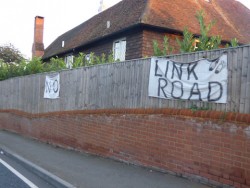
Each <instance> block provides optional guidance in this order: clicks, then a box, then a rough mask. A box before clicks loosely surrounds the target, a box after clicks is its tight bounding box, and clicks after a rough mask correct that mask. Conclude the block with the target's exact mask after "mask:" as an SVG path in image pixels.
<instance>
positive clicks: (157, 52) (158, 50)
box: [153, 36, 173, 56]
mask: <svg viewBox="0 0 250 188" xmlns="http://www.w3.org/2000/svg"><path fill="white" fill-rule="evenodd" d="M162 46H163V49H162V50H161V48H160V47H159V44H158V42H157V41H156V40H153V50H154V55H155V56H166V55H169V54H171V53H172V52H173V48H172V47H171V46H170V44H169V41H168V37H167V36H164V38H163V44H162Z"/></svg>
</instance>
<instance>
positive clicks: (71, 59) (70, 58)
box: [64, 54, 74, 69]
mask: <svg viewBox="0 0 250 188" xmlns="http://www.w3.org/2000/svg"><path fill="white" fill-rule="evenodd" d="M64 62H65V63H66V67H67V68H68V69H72V67H73V62H74V56H73V54H68V55H66V56H65V58H64Z"/></svg>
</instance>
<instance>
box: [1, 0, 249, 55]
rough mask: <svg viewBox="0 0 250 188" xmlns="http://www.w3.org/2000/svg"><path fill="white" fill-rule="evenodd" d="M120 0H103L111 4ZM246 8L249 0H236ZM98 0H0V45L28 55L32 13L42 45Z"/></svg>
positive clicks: (91, 11)
mask: <svg viewBox="0 0 250 188" xmlns="http://www.w3.org/2000/svg"><path fill="white" fill-rule="evenodd" d="M119 1H121V0H104V3H105V4H106V5H107V6H112V5H114V4H116V3H118V2H119ZM226 1H227V0H225V2H226ZM238 1H240V2H242V3H244V5H245V6H247V7H248V8H249V9H250V0H238ZM99 6H100V0H3V1H2V2H1V6H0V45H4V44H9V43H11V44H13V45H14V46H15V47H16V48H18V49H19V51H20V52H21V53H22V54H23V55H24V56H25V57H26V58H30V57H31V49H32V44H33V38H34V19H35V16H43V17H44V36H43V39H44V46H45V48H46V47H47V46H48V45H50V44H51V43H52V42H53V41H54V40H55V39H56V38H57V37H58V36H60V35H61V34H63V33H65V32H66V31H68V30H70V29H72V28H74V27H75V26H77V25H79V24H81V23H82V22H84V21H86V20H88V19H89V18H91V17H93V16H94V15H96V14H98V9H99Z"/></svg>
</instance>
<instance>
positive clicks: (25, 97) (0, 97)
mask: <svg viewBox="0 0 250 188" xmlns="http://www.w3.org/2000/svg"><path fill="white" fill-rule="evenodd" d="M225 51H226V52H227V53H228V73H229V75H228V102H227V104H216V103H207V102H196V101H183V100H166V99H158V98H152V97H148V83H149V71H150V58H148V59H138V60H131V61H126V62H120V63H113V64H104V65H97V66H93V67H83V68H78V69H74V70H64V71H60V85H61V90H60V98H59V99H55V100H51V99H44V98H43V94H44V87H45V76H46V75H49V74H52V73H43V74H37V75H30V76H24V77H18V78H12V79H8V80H5V81H1V82H0V109H2V110H7V109H16V110H21V111H25V112H30V113H45V112H55V111H68V110H85V109H121V108H126V109H128V108H129V109H130V108H191V107H193V106H197V107H198V108H200V107H208V108H209V109H211V110H217V111H225V112H226V111H231V112H240V113H250V45H247V46H241V47H237V48H228V49H219V50H214V51H205V52H198V53H189V54H179V55H172V56H169V58H171V59H173V60H176V61H181V62H190V61H194V60H198V59H201V58H203V57H206V58H209V59H213V58H217V57H219V56H220V55H222V53H223V52H225Z"/></svg>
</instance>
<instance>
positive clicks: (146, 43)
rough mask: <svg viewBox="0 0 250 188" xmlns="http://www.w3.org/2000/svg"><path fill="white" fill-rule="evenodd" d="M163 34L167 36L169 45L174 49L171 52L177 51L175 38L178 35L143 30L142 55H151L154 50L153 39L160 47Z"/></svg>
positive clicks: (178, 36)
mask: <svg viewBox="0 0 250 188" xmlns="http://www.w3.org/2000/svg"><path fill="white" fill-rule="evenodd" d="M164 36H167V37H168V40H169V46H170V47H172V48H173V49H174V51H173V52H174V53H178V52H179V46H178V45H177V42H176V38H180V35H177V34H169V33H164V32H155V31H149V30H144V31H143V49H142V54H143V57H151V56H152V55H153V54H154V53H153V52H154V51H153V40H156V41H157V42H158V44H159V46H160V48H161V49H162V44H163V39H164Z"/></svg>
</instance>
